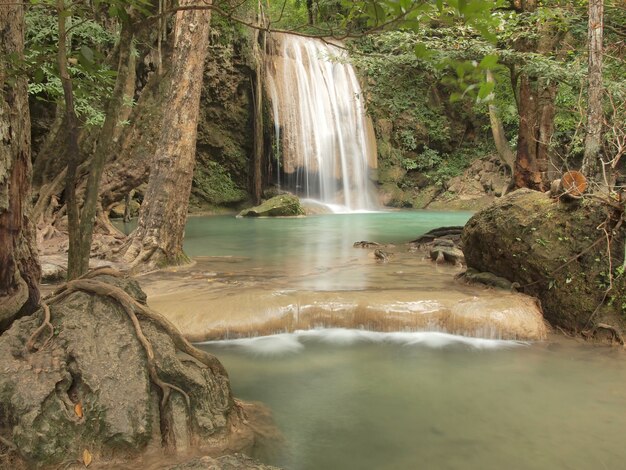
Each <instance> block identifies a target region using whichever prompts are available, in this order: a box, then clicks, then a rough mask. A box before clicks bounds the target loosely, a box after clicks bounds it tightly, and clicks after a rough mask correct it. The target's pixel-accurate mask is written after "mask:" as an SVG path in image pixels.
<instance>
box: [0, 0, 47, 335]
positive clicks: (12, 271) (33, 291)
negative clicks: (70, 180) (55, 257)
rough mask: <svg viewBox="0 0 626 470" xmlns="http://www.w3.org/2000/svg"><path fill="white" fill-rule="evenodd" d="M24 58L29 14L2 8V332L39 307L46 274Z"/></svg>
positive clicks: (15, 8) (17, 6)
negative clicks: (35, 206) (39, 245)
mask: <svg viewBox="0 0 626 470" xmlns="http://www.w3.org/2000/svg"><path fill="white" fill-rule="evenodd" d="M11 57H14V58H17V60H21V59H23V57H24V9H23V6H22V5H21V4H16V3H13V4H0V332H1V331H3V330H4V329H5V328H6V327H7V326H8V325H9V324H10V323H11V322H12V321H13V320H14V319H15V318H17V317H18V316H20V315H21V314H26V313H30V312H31V311H33V310H34V307H36V306H37V304H38V303H39V290H38V284H39V277H40V269H39V263H38V261H37V250H36V248H35V247H34V236H33V228H32V224H31V222H30V220H29V218H28V216H27V211H28V209H29V205H30V204H29V196H30V181H31V173H32V169H31V160H30V114H29V109H28V94H27V84H26V77H24V76H23V75H19V74H18V75H12V74H11V72H12V71H15V70H17V67H15V66H12V64H11V62H10V60H11V59H10V58H11Z"/></svg>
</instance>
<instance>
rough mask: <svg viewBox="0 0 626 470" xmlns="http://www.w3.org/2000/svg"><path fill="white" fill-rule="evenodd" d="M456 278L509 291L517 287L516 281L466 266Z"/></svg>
mask: <svg viewBox="0 0 626 470" xmlns="http://www.w3.org/2000/svg"><path fill="white" fill-rule="evenodd" d="M457 278H458V279H462V280H464V281H467V282H471V283H477V284H483V285H485V286H489V287H495V288H498V289H504V290H510V291H514V290H516V289H517V288H518V287H519V284H518V283H517V282H511V281H509V280H508V279H506V278H504V277H500V276H496V275H495V274H493V273H490V272H479V271H476V270H475V269H472V268H468V269H467V270H466V271H465V272H463V273H461V274H460V275H458V276H457Z"/></svg>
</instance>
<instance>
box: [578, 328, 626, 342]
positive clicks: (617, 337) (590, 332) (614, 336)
mask: <svg viewBox="0 0 626 470" xmlns="http://www.w3.org/2000/svg"><path fill="white" fill-rule="evenodd" d="M600 329H601V330H608V331H610V332H611V334H612V339H615V340H616V341H617V342H618V343H619V344H621V345H622V346H624V345H625V343H624V337H623V336H622V333H621V332H620V331H619V330H618V329H617V328H615V327H614V326H612V325H609V324H608V323H596V324H595V325H594V327H593V328H592V329H591V330H586V331H583V332H582V333H583V335H584V336H586V337H588V338H591V337H593V336H594V335H595V334H596V331H598V330H600Z"/></svg>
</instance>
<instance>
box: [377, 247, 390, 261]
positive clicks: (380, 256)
mask: <svg viewBox="0 0 626 470" xmlns="http://www.w3.org/2000/svg"><path fill="white" fill-rule="evenodd" d="M374 258H376V261H378V262H379V263H388V262H389V253H387V252H386V251H383V250H374Z"/></svg>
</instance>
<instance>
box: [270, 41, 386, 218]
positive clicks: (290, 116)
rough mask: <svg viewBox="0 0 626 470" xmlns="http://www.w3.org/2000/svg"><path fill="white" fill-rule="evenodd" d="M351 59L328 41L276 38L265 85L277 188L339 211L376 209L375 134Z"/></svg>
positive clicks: (272, 43)
mask: <svg viewBox="0 0 626 470" xmlns="http://www.w3.org/2000/svg"><path fill="white" fill-rule="evenodd" d="M345 59H346V54H345V51H344V50H343V49H341V48H340V47H337V46H335V45H331V44H328V43H326V42H324V41H322V40H318V39H311V38H303V37H299V36H292V35H286V34H278V33H272V36H271V38H270V41H269V42H268V54H267V56H266V74H267V84H266V86H267V93H268V95H269V97H270V99H271V103H272V106H271V108H272V113H273V119H274V126H275V127H274V132H275V145H274V158H275V159H276V162H277V163H276V164H277V166H278V171H277V174H278V177H277V183H278V184H279V185H281V186H282V188H283V189H286V190H289V191H292V192H294V193H296V194H297V195H298V196H300V197H302V198H308V199H315V200H318V201H320V202H322V203H324V204H326V205H328V206H330V207H335V210H336V211H358V210H373V209H376V208H377V203H376V197H375V190H374V185H373V183H372V181H371V175H372V172H373V171H374V170H375V169H376V141H375V138H374V130H373V126H372V123H371V120H370V119H369V117H368V116H367V115H366V113H365V109H364V106H363V97H362V95H361V88H360V86H359V83H358V80H357V78H356V75H355V72H354V69H353V68H352V66H351V65H350V64H349V63H347V61H346V60H345ZM337 206H339V209H338V210H337Z"/></svg>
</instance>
